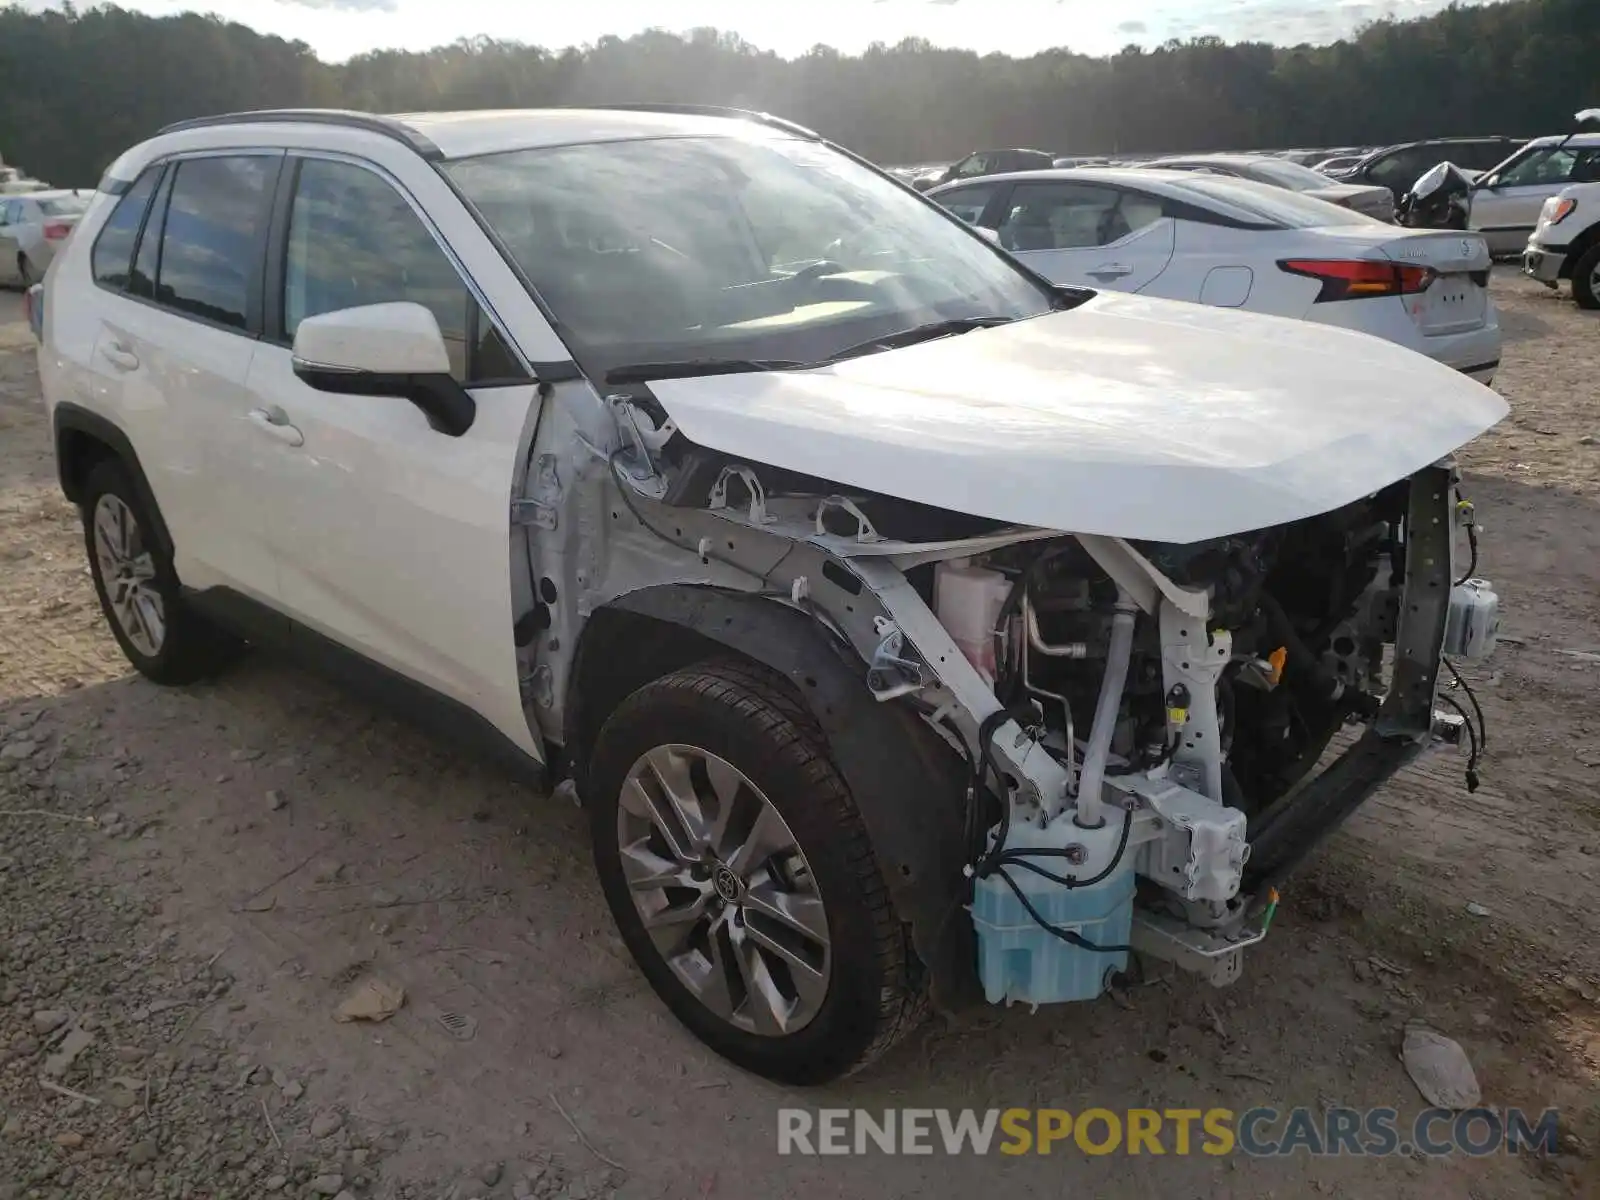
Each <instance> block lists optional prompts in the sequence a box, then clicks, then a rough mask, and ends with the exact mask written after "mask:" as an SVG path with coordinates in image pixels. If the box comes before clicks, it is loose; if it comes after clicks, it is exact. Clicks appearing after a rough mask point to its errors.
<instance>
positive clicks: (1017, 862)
mask: <svg viewBox="0 0 1600 1200" xmlns="http://www.w3.org/2000/svg"><path fill="white" fill-rule="evenodd" d="M1132 832H1133V812H1132V810H1128V811H1126V812H1124V813H1123V816H1122V836H1121V837H1120V838H1118V840H1117V850H1116V853H1115V854H1113V855H1112V856H1111V861H1110V862H1109V863H1107V864H1106V867H1105V870H1103V871H1101V872H1100V873H1099V874H1098V875H1093V876H1090V877H1089V878H1088V879H1078V878H1077V877H1075V876H1072V875H1057V874H1056V873H1055V872H1054V871H1046V870H1045V869H1044V868H1043V867H1041V866H1039V865H1038V864H1037V863H1031V862H1029V861H1028V859H1030V858H1067V857H1069V856H1070V853H1071V852H1070V851H1068V850H1066V849H1065V848H1061V849H1056V848H1055V847H1050V846H1040V847H1029V848H1026V849H1023V848H1018V849H1015V850H1005V851H1002V852H1001V854H1000V855H999V858H998V861H997V862H996V863H995V867H994V870H997V871H998V870H999V869H1000V868H1001V867H1007V866H1016V867H1021V868H1022V869H1023V870H1025V871H1032V872H1033V873H1034V874H1035V875H1039V876H1042V877H1043V878H1045V879H1048V880H1049V881H1050V882H1051V883H1057V884H1060V885H1061V886H1062V887H1064V888H1068V889H1071V888H1086V887H1093V886H1094V885H1095V884H1097V883H1103V882H1105V880H1106V879H1108V878H1109V877H1110V875H1111V873H1112V872H1113V871H1115V870H1116V869H1117V867H1119V866H1120V865H1121V864H1122V856H1123V855H1124V854H1125V853H1126V852H1127V849H1128V836H1129V834H1131V833H1132Z"/></svg>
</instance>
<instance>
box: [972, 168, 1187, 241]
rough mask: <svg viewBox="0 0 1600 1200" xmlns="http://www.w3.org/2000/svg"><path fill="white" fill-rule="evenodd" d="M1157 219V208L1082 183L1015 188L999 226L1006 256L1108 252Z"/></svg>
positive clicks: (1153, 202) (1143, 199)
mask: <svg viewBox="0 0 1600 1200" xmlns="http://www.w3.org/2000/svg"><path fill="white" fill-rule="evenodd" d="M1160 219H1161V202H1160V201H1159V200H1153V199H1150V198H1148V197H1145V196H1140V195H1135V194H1133V193H1129V192H1123V191H1119V190H1118V189H1116V188H1109V187H1099V186H1096V185H1092V184H1083V183H1020V184H1018V185H1017V189H1016V191H1015V192H1013V193H1012V195H1011V211H1010V212H1009V213H1008V214H1007V216H1006V219H1005V221H1004V222H1002V224H1001V226H1000V244H1001V245H1002V246H1005V247H1006V248H1007V249H1008V250H1016V251H1019V252H1025V251H1028V250H1079V249H1084V248H1088V247H1093V246H1109V245H1111V244H1112V243H1113V242H1120V241H1121V240H1122V239H1123V238H1125V237H1128V236H1129V235H1130V234H1132V233H1135V232H1136V231H1138V230H1140V229H1143V228H1144V227H1145V226H1146V225H1149V224H1151V223H1153V222H1155V221H1158V220H1160Z"/></svg>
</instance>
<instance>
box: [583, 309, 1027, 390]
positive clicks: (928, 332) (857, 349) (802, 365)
mask: <svg viewBox="0 0 1600 1200" xmlns="http://www.w3.org/2000/svg"><path fill="white" fill-rule="evenodd" d="M1016 319H1017V318H1015V317H957V318H955V319H953V320H948V321H933V322H930V323H929V324H927V325H916V326H913V327H912V328H910V329H902V330H900V331H899V332H898V333H886V334H884V335H883V336H882V337H875V338H873V339H871V340H870V341H866V342H861V343H859V344H858V345H854V346H848V347H846V348H845V349H843V350H840V351H839V352H837V353H836V354H830V355H828V357H827V358H824V359H819V360H817V361H816V362H802V361H800V360H799V359H796V358H685V359H676V360H667V361H665V362H644V363H629V364H628V365H626V366H622V367H612V368H611V369H610V370H609V371H607V372H606V382H607V383H649V382H650V381H651V380H653V379H692V378H694V377H695V376H697V375H740V374H745V373H748V372H754V371H803V370H806V369H808V368H811V367H825V366H827V365H828V364H829V363H835V362H838V361H839V360H841V359H845V358H857V357H859V356H860V355H863V354H866V353H868V352H870V351H873V350H894V349H898V348H899V347H901V346H910V345H914V344H915V343H917V342H929V341H932V340H933V339H934V338H941V337H949V336H951V335H952V334H957V333H966V332H968V331H969V330H972V329H988V328H990V327H992V326H995V325H1009V324H1011V322H1012V321H1014V320H1016Z"/></svg>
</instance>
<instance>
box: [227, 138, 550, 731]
mask: <svg viewBox="0 0 1600 1200" xmlns="http://www.w3.org/2000/svg"><path fill="white" fill-rule="evenodd" d="M416 165H417V167H418V168H421V169H424V170H425V169H426V168H425V166H424V164H422V163H421V162H420V160H418V161H417V164H416ZM290 171H291V176H290V178H289V180H287V181H286V183H285V187H284V189H283V193H282V195H281V196H280V200H279V205H278V212H277V215H276V218H275V230H276V232H275V235H274V244H273V248H272V250H271V258H270V262H271V267H270V270H269V277H270V279H271V281H272V282H271V283H270V284H269V286H268V291H267V294H268V301H267V310H268V311H267V329H268V334H267V338H266V339H265V340H264V342H263V344H262V346H261V349H260V352H259V353H258V354H257V356H256V357H255V360H254V361H253V363H252V364H251V369H250V377H249V387H250V390H251V392H252V393H253V395H254V406H255V407H257V408H258V409H260V410H262V411H264V412H266V413H268V414H270V417H271V425H270V427H262V428H260V429H258V431H257V432H258V438H257V445H258V446H259V447H260V452H261V453H262V454H264V455H267V456H270V457H271V458H272V460H273V462H274V464H275V465H274V471H275V472H276V473H277V474H278V475H279V476H280V477H281V479H282V480H283V487H282V489H281V492H280V494H279V495H278V496H277V497H276V498H275V500H274V502H273V504H272V507H271V512H270V521H269V536H270V538H271V543H272V547H273V550H274V553H275V554H276V556H277V558H278V560H279V563H280V570H281V577H282V588H283V597H284V605H285V610H286V612H287V613H288V615H289V616H291V617H292V618H294V619H295V620H296V621H298V622H300V623H301V624H303V625H304V626H306V627H307V628H309V629H310V630H312V631H314V632H315V633H317V634H320V635H322V636H324V637H326V638H329V639H331V640H333V641H334V642H336V643H338V644H339V645H341V646H344V647H345V648H347V649H349V650H353V651H355V652H357V653H358V654H360V655H361V656H362V657H364V658H366V659H368V660H370V661H373V662H376V663H379V664H381V665H382V666H384V667H387V668H390V669H391V670H394V671H396V672H398V673H399V674H401V675H403V676H405V677H406V678H408V679H411V680H413V681H415V682H418V683H421V684H423V685H424V686H426V687H428V688H429V689H431V690H432V691H434V692H435V693H438V694H440V695H443V696H445V697H448V698H450V699H452V700H455V701H458V702H460V703H461V704H463V705H465V706H467V707H468V708H470V709H471V710H472V711H473V712H475V713H478V714H480V715H481V716H485V717H487V718H488V719H489V720H490V721H492V722H493V724H494V725H495V726H496V727H497V728H498V729H499V730H500V731H501V732H502V733H505V734H506V735H507V736H508V737H510V738H511V739H512V740H513V741H514V742H516V743H517V744H518V745H520V746H522V748H523V749H525V750H527V751H528V752H530V753H532V754H535V755H538V754H539V747H538V746H537V745H536V744H535V743H534V742H533V740H532V738H531V736H530V734H529V732H528V724H527V720H526V718H525V716H524V715H523V711H522V707H521V700H520V690H519V684H518V678H517V664H516V655H515V650H514V645H513V636H512V623H513V618H512V611H511V603H512V601H511V579H510V563H511V555H510V537H511V523H510V506H511V494H510V492H511V481H512V479H513V477H514V475H515V466H516V461H515V460H516V458H517V456H518V446H519V444H524V443H525V439H526V437H527V436H530V435H531V432H532V422H533V420H534V418H535V417H536V415H537V406H538V403H539V399H538V393H537V387H536V385H535V383H534V382H533V380H532V378H531V377H530V373H529V371H528V369H527V367H526V366H525V364H524V363H523V361H522V360H521V359H520V358H519V357H518V356H517V355H516V354H515V353H514V352H513V351H512V350H511V349H510V348H509V343H508V340H507V339H506V337H505V336H504V334H503V332H502V330H501V328H500V327H499V326H498V325H497V322H496V320H495V318H494V317H493V316H492V315H491V312H490V311H489V306H488V304H487V303H486V302H485V301H484V299H483V297H482V295H481V293H480V292H479V291H478V289H477V288H476V286H475V285H473V284H472V283H471V282H470V280H469V277H468V275H467V274H466V272H465V271H464V270H463V269H462V268H461V267H460V265H459V260H458V258H457V256H456V254H455V253H454V252H453V251H452V250H451V249H449V247H448V244H447V243H446V242H445V240H444V237H443V235H442V234H441V233H440V232H439V230H438V228H437V227H436V225H435V223H434V222H433V221H432V220H430V219H429V218H428V217H427V216H426V215H425V213H424V210H423V208H422V207H421V205H420V204H419V203H418V202H417V201H416V200H415V199H414V197H413V193H412V192H411V191H410V190H408V189H406V188H405V187H404V186H403V185H401V184H400V182H399V181H398V179H396V178H394V177H392V176H390V175H388V174H387V173H384V172H382V171H380V170H379V169H378V168H377V167H375V166H373V165H370V164H367V163H364V162H359V161H355V160H352V159H346V158H343V157H331V156H330V157H321V156H316V155H313V154H310V153H307V154H306V155H305V156H304V157H297V158H296V159H294V160H292V161H291V165H290ZM449 203H454V204H457V205H459V201H456V200H455V199H454V197H450V199H449ZM461 216H462V218H463V220H470V218H468V217H467V216H466V214H465V213H464V212H463V213H462V214H461ZM485 248H486V247H485ZM394 301H412V302H416V303H420V304H423V305H425V306H426V307H427V308H429V309H430V310H431V311H432V312H433V314H434V316H435V317H436V318H437V319H438V322H439V327H440V330H441V332H443V334H444V336H445V340H446V344H447V345H448V347H449V349H450V359H451V367H452V374H453V375H454V376H455V377H456V379H457V380H458V381H459V382H461V383H463V384H465V385H466V386H467V388H468V389H469V391H471V393H472V395H473V396H474V398H475V399H476V401H477V404H478V413H477V418H476V420H475V422H474V424H473V425H472V427H471V428H470V429H469V430H468V431H467V432H466V433H465V434H463V435H462V436H460V437H451V436H448V435H446V434H443V433H440V432H438V431H436V430H434V429H433V428H432V427H431V426H430V425H429V423H428V421H427V419H426V418H425V417H424V416H423V414H422V413H421V412H420V411H419V410H418V409H417V408H415V407H414V406H413V405H411V404H410V403H409V402H407V401H406V400H403V399H398V398H394V397H385V396H350V395H333V394H329V393H326V392H319V391H316V390H314V389H312V388H310V387H308V386H307V385H306V384H304V383H302V382H301V381H300V380H299V378H298V377H297V376H296V375H295V374H294V370H293V364H292V358H293V355H292V351H291V347H292V344H293V338H294V333H295V330H296V328H297V327H298V326H299V324H300V322H301V321H303V320H305V319H306V318H307V317H311V316H315V315H318V314H321V313H326V312H332V311H336V310H339V309H346V308H353V307H360V306H363V305H369V304H381V303H389V302H394Z"/></svg>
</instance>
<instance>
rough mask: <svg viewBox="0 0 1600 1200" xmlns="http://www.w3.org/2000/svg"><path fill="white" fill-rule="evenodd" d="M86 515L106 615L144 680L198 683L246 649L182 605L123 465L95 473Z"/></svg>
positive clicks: (168, 562) (111, 462)
mask: <svg viewBox="0 0 1600 1200" xmlns="http://www.w3.org/2000/svg"><path fill="white" fill-rule="evenodd" d="M82 514H83V536H84V546H85V549H86V550H87V551H88V554H89V570H90V573H91V574H92V575H93V577H94V590H95V592H96V594H97V595H98V596H99V597H100V610H101V611H102V612H103V613H105V616H106V622H107V624H109V625H110V626H111V633H112V635H113V636H114V637H115V638H116V639H117V645H119V646H121V647H122V653H123V654H125V655H126V656H127V659H128V661H129V662H130V663H132V664H133V665H134V667H135V669H137V670H138V672H139V673H140V674H141V675H143V676H145V677H146V678H147V679H150V680H153V681H154V682H156V683H161V684H169V685H182V684H187V683H194V682H196V681H198V680H201V679H205V678H208V677H209V676H211V675H214V674H216V673H217V672H218V671H220V670H222V669H223V668H224V667H226V666H228V665H229V664H230V663H232V662H233V660H234V659H235V658H237V657H238V655H239V653H240V651H241V650H242V644H241V643H240V642H238V641H237V640H235V639H234V638H232V637H230V636H228V635H227V634H224V633H223V632H221V631H220V630H218V629H217V628H216V627H215V626H214V625H212V624H211V623H210V622H208V621H206V620H205V619H204V618H203V617H201V616H200V615H199V614H198V613H196V612H195V611H194V610H193V609H192V608H190V607H189V605H188V604H187V603H186V602H185V601H184V598H183V593H182V590H181V588H180V587H179V585H178V576H177V573H176V572H175V571H174V570H173V568H172V556H171V555H170V554H169V553H168V552H167V551H166V550H165V549H164V548H163V547H162V546H161V545H160V539H158V538H156V537H155V536H153V533H152V531H153V530H154V528H155V522H154V519H153V516H152V514H151V513H150V512H149V511H148V509H147V507H146V505H145V504H144V502H143V501H142V500H141V499H140V498H139V493H138V490H137V489H135V488H134V486H133V483H132V481H131V480H130V479H129V477H128V473H127V471H126V469H124V467H123V466H122V464H121V463H120V462H118V461H116V460H115V459H106V460H104V461H103V462H100V463H98V464H96V466H95V467H94V468H93V469H92V470H91V471H90V472H89V477H88V479H87V480H85V482H84V487H83V496H82Z"/></svg>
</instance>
